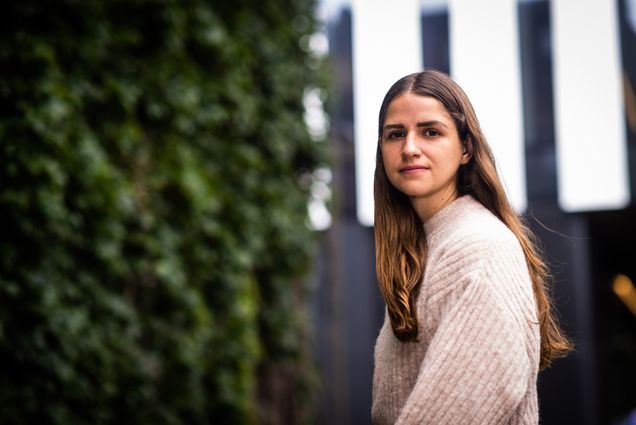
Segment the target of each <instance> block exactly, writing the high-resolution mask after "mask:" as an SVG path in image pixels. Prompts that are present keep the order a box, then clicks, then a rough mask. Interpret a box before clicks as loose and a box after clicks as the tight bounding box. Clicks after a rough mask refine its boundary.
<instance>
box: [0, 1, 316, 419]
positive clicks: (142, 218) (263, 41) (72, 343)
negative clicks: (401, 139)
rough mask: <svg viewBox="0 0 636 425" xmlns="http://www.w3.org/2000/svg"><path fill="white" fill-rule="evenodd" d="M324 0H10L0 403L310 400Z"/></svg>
mask: <svg viewBox="0 0 636 425" xmlns="http://www.w3.org/2000/svg"><path fill="white" fill-rule="evenodd" d="M313 3H314V2H313V0H273V1H261V0H233V1H212V0H209V1H205V0H188V1H176V0H126V1H123V0H109V1H106V0H103V1H99V0H81V1H74V0H51V1H46V2H44V1H36V0H20V1H12V2H9V4H7V5H4V6H3V11H2V13H0V34H1V35H0V161H1V166H0V223H1V224H0V227H1V228H2V230H1V231H0V423H2V424H36V423H37V424H60V425H61V424H64V425H69V424H70V425H73V424H91V425H98V424H115V423H117V424H122V423H130V424H250V423H264V424H268V423H271V424H276V423H285V424H290V423H306V422H310V421H311V411H312V388H313V387H314V383H313V380H314V376H315V374H314V372H312V371H313V370H314V369H313V366H312V361H311V357H310V355H309V354H308V351H309V346H308V331H307V321H306V319H305V318H304V316H303V315H304V306H305V304H306V302H307V292H308V288H307V283H306V281H307V279H306V276H307V272H308V270H309V268H310V267H311V260H312V255H313V253H314V245H315V239H316V236H315V235H314V234H313V233H312V232H311V231H310V230H309V229H308V226H307V200H308V198H309V193H308V191H307V189H306V188H303V187H301V186H300V185H299V183H298V182H299V178H300V177H301V176H303V175H309V173H311V171H312V170H314V169H315V168H316V167H317V166H319V165H320V164H321V163H323V162H324V160H325V144H324V142H323V143H321V142H315V141H313V140H312V139H311V138H310V137H309V135H308V133H307V129H306V128H305V126H304V123H303V104H302V98H303V93H304V90H305V89H306V88H307V87H316V86H318V87H320V86H322V85H323V83H324V82H323V79H324V78H323V75H322V73H321V72H322V71H320V64H319V63H318V62H317V61H316V59H315V58H314V57H312V56H311V54H308V53H307V52H306V51H305V50H303V48H302V46H303V45H304V44H306V43H303V42H302V40H305V39H306V36H307V35H308V34H311V33H313V32H314V31H315V29H316V24H315V21H314V18H313V16H312V11H313V7H314V4H313ZM303 37H305V38H303Z"/></svg>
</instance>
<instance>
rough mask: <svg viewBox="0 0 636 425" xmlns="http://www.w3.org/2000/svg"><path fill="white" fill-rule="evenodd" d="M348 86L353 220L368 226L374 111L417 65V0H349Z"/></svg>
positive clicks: (375, 123)
mask: <svg viewBox="0 0 636 425" xmlns="http://www.w3.org/2000/svg"><path fill="white" fill-rule="evenodd" d="M352 6H353V7H352V20H353V22H352V24H353V89H354V99H353V100H354V120H355V123H354V137H355V158H356V198H357V199H356V201H357V211H358V220H359V221H360V223H362V224H363V225H367V226H371V225H372V224H373V173H374V170H375V153H376V144H377V139H378V113H379V111H380V105H381V103H382V99H383V97H384V95H385V93H386V92H387V90H388V89H389V87H391V85H392V84H393V83H394V82H395V81H397V80H398V79H399V78H400V77H403V76H404V75H406V74H409V73H412V72H417V71H420V70H421V68H422V53H421V52H422V48H421V31H420V1H419V0H391V1H387V0H354V1H353V3H352Z"/></svg>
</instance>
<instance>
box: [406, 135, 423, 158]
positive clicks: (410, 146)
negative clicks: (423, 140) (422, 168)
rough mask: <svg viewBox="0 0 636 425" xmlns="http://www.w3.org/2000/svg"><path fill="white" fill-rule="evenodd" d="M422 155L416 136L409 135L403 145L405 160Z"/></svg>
mask: <svg viewBox="0 0 636 425" xmlns="http://www.w3.org/2000/svg"><path fill="white" fill-rule="evenodd" d="M419 155H420V148H419V146H418V145H417V140H416V135H415V134H413V133H408V134H407V135H406V137H405V138H404V143H403V144H402V156H403V157H404V158H411V157H417V156H419Z"/></svg>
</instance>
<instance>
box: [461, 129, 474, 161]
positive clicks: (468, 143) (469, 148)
mask: <svg viewBox="0 0 636 425" xmlns="http://www.w3.org/2000/svg"><path fill="white" fill-rule="evenodd" d="M463 145H464V146H463V147H464V150H463V152H462V161H461V163H462V164H468V162H470V160H471V159H472V157H473V138H472V137H470V135H469V136H466V140H464V143H463Z"/></svg>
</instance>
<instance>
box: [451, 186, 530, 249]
mask: <svg viewBox="0 0 636 425" xmlns="http://www.w3.org/2000/svg"><path fill="white" fill-rule="evenodd" d="M463 204H464V205H463V208H462V211H461V214H458V215H457V217H456V218H455V220H453V221H452V222H451V223H448V225H447V226H446V229H445V231H444V232H443V233H442V234H441V235H440V238H439V243H440V245H445V246H446V247H447V248H449V247H455V248H456V249H459V250H466V249H471V248H472V249H474V248H475V247H476V246H479V247H481V248H484V249H487V248H488V247H492V246H500V245H509V244H512V245H517V244H518V241H517V238H516V236H515V235H514V233H512V231H511V230H510V229H509V228H508V227H507V226H506V225H505V224H504V223H503V222H502V221H501V220H500V219H499V218H497V217H496V216H495V215H494V214H493V213H492V212H491V211H490V210H488V209H487V208H486V207H484V206H483V205H482V204H481V203H479V202H478V201H477V200H475V199H474V198H472V197H468V199H466V200H464V201H463Z"/></svg>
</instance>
